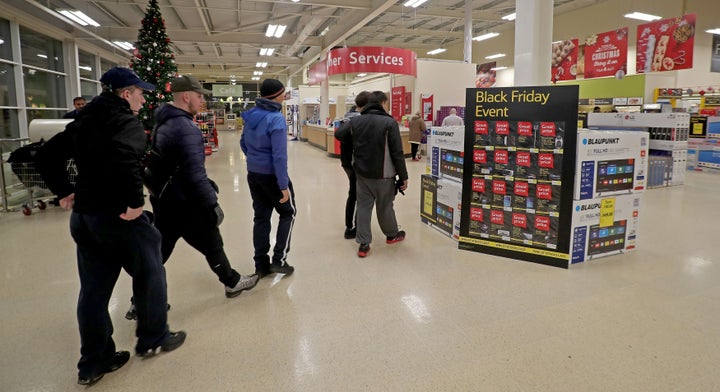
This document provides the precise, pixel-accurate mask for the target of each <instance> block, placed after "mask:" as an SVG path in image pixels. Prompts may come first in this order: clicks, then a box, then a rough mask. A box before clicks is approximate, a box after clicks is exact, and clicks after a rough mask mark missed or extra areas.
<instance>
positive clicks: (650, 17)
mask: <svg viewBox="0 0 720 392" xmlns="http://www.w3.org/2000/svg"><path fill="white" fill-rule="evenodd" d="M625 17H626V18H630V19H638V20H644V21H647V22H652V21H653V20H660V19H662V18H661V17H659V16H657V15H650V14H644V13H642V12H637V11H636V12H633V13H632V14H625Z"/></svg>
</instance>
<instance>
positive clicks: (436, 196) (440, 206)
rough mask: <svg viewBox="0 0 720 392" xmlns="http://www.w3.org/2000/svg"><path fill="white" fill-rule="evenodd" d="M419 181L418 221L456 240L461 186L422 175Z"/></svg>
mask: <svg viewBox="0 0 720 392" xmlns="http://www.w3.org/2000/svg"><path fill="white" fill-rule="evenodd" d="M420 181H421V187H420V219H421V220H422V222H423V223H425V224H427V225H429V226H431V227H434V228H435V229H437V230H438V231H440V232H442V233H443V234H445V235H447V236H449V237H452V238H454V239H455V240H457V239H458V232H459V229H460V203H461V196H462V184H461V183H459V182H456V181H453V180H450V179H444V178H437V177H433V176H431V175H427V174H425V175H423V176H422V177H421V179H420Z"/></svg>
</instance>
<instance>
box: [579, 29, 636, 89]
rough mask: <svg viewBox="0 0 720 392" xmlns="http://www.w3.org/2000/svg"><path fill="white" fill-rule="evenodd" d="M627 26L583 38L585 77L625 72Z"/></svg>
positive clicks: (618, 74)
mask: <svg viewBox="0 0 720 392" xmlns="http://www.w3.org/2000/svg"><path fill="white" fill-rule="evenodd" d="M627 51H628V28H627V27H625V28H622V29H617V30H613V31H608V32H605V33H600V34H593V35H591V36H590V37H588V38H587V39H585V79H589V78H599V77H601V76H621V74H620V72H622V76H624V75H625V73H627Z"/></svg>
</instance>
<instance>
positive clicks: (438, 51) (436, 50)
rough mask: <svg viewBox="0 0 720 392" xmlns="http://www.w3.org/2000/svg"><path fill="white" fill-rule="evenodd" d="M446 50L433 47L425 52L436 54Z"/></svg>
mask: <svg viewBox="0 0 720 392" xmlns="http://www.w3.org/2000/svg"><path fill="white" fill-rule="evenodd" d="M446 50H447V49H443V48H437V49H433V50H431V51H429V52H427V54H438V53H442V52H444V51H446Z"/></svg>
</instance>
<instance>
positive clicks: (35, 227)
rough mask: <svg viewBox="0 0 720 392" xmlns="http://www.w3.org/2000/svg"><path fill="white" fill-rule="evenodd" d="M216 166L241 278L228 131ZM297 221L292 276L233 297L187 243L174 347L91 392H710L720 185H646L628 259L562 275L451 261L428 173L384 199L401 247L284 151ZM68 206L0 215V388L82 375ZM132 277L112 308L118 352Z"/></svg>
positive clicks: (327, 162) (718, 292)
mask: <svg viewBox="0 0 720 392" xmlns="http://www.w3.org/2000/svg"><path fill="white" fill-rule="evenodd" d="M221 136H222V137H221V150H220V152H219V153H216V154H215V155H213V156H211V157H209V158H208V168H209V172H210V174H211V177H213V178H214V179H215V180H216V181H217V183H218V184H219V185H220V188H221V193H220V198H221V203H222V206H223V208H224V210H225V215H226V218H225V222H224V223H223V226H222V232H223V235H224V238H225V242H226V250H227V253H228V256H229V257H230V259H231V262H232V264H233V266H234V267H235V268H236V269H238V270H239V271H240V272H241V273H249V272H252V271H253V263H252V257H251V256H252V246H251V244H252V242H251V238H250V233H251V225H252V209H251V207H250V196H249V192H248V190H247V186H246V181H245V164H244V161H243V159H244V158H243V157H242V156H241V154H240V153H239V146H238V138H239V134H237V133H222V135H221ZM289 153H290V162H291V168H290V171H291V178H292V180H293V183H294V185H295V189H296V192H297V205H298V215H297V223H296V226H295V229H294V236H293V246H292V250H291V253H290V257H289V258H288V260H289V262H290V264H292V265H294V266H295V267H296V273H295V275H293V276H292V277H289V278H284V279H280V278H275V279H266V280H262V281H261V282H260V284H259V285H258V286H257V287H256V288H255V289H254V290H253V291H250V292H246V293H243V294H242V295H241V296H239V297H237V298H234V299H227V298H225V296H224V295H223V287H222V285H221V284H220V283H219V282H217V281H216V279H215V276H214V275H213V274H212V273H211V272H210V271H209V270H208V268H207V265H206V263H205V261H204V260H203V259H202V256H201V255H200V254H199V253H197V252H195V251H194V250H193V249H191V248H190V247H188V246H187V245H186V244H184V243H182V242H181V243H179V245H178V248H177V249H176V251H175V253H174V254H173V257H172V258H171V259H170V261H169V263H168V264H167V275H168V287H169V301H170V303H171V304H172V310H171V311H170V314H169V322H170V325H171V327H172V328H176V329H184V330H186V331H187V332H188V340H187V342H186V344H185V345H184V346H183V347H182V348H180V349H178V350H177V351H174V352H171V353H168V354H163V355H162V356H160V357H156V358H151V359H148V360H140V359H139V358H137V357H134V356H133V357H132V358H131V360H130V362H129V363H128V364H127V365H126V366H125V367H124V368H123V369H121V370H119V371H118V372H115V373H112V374H108V375H107V376H106V377H105V378H104V379H103V380H102V381H100V382H99V383H98V384H97V385H95V386H93V391H96V392H97V391H148V390H154V391H170V390H172V391H200V390H202V391H230V390H248V391H651V390H663V391H709V390H718V389H720V376H718V375H717V373H716V368H717V363H718V362H720V330H718V328H717V325H718V324H720V265H719V264H720V257H719V256H718V253H717V252H716V244H717V238H716V237H717V235H718V234H717V233H718V230H717V226H716V225H717V222H719V221H720V210H718V209H717V208H716V207H715V202H716V200H717V195H718V192H720V176H718V175H710V174H704V173H690V174H689V176H688V184H687V185H686V186H684V187H676V188H672V189H661V190H651V191H648V192H647V193H646V194H645V208H646V210H645V212H644V218H643V221H642V223H641V225H642V226H641V227H642V231H641V237H640V250H639V251H637V252H634V253H630V254H628V255H625V256H615V257H611V258H605V259H599V260H596V261H593V262H589V263H585V264H584V265H579V266H577V267H576V268H574V269H571V270H562V269H557V268H552V267H546V266H542V265H536V264H531V263H526V262H520V261H511V260H507V259H501V258H496V257H491V256H486V255H483V254H478V253H472V252H465V251H459V250H457V248H456V244H455V243H454V242H453V241H451V240H450V239H448V238H446V237H444V236H442V235H440V234H439V233H437V232H435V231H433V230H431V229H429V228H426V227H424V226H423V225H422V224H421V223H420V222H419V217H418V211H419V205H418V203H419V188H418V183H419V177H420V174H421V173H422V172H423V171H424V167H423V165H422V163H420V162H412V161H408V162H407V164H408V167H409V169H410V172H411V177H410V178H411V182H410V189H409V191H408V192H406V193H407V196H404V197H402V196H401V197H399V199H398V201H397V203H396V210H397V211H398V215H399V216H398V219H399V222H400V224H401V225H402V227H403V229H404V230H405V231H407V233H408V237H407V239H406V240H405V241H404V242H402V243H399V244H395V245H386V244H384V242H382V241H377V239H381V238H382V233H380V231H379V228H378V227H377V224H376V223H375V221H374V223H373V228H374V230H375V231H374V233H373V234H374V236H375V238H376V241H375V243H374V244H373V250H372V253H371V254H370V256H369V257H367V258H366V259H359V258H358V257H357V256H356V251H357V245H356V244H355V243H354V242H352V241H349V240H344V239H343V237H342V233H343V229H344V227H343V217H342V216H343V215H342V214H343V208H344V202H345V194H346V192H347V185H346V177H345V175H344V173H343V172H342V170H341V169H340V167H339V162H338V161H337V160H335V159H331V158H328V157H327V156H326V155H325V154H324V153H323V152H321V151H319V150H318V149H316V148H314V147H311V146H309V145H308V144H306V143H301V142H290V145H289ZM67 220H68V213H66V212H64V211H61V210H59V209H57V208H49V209H48V210H46V211H45V212H41V213H37V212H36V213H35V214H33V215H32V216H31V217H25V216H23V215H22V214H20V213H11V214H0V238H1V240H0V241H2V242H1V243H2V246H1V247H0V252H1V253H0V266H1V269H2V277H1V279H2V282H1V283H0V336H1V337H2V339H1V340H0V352H2V353H3V355H2V356H0V383H2V388H0V389H2V390H3V391H69V390H76V389H79V388H80V387H79V386H77V385H76V384H75V382H76V367H75V365H76V362H77V360H78V356H79V338H78V332H77V324H76V320H75V304H76V301H77V298H76V297H77V292H78V278H77V271H76V265H75V254H74V252H75V251H74V246H73V243H72V240H71V239H70V236H69V233H68V229H67ZM129 297H130V280H129V279H128V278H127V277H126V276H123V277H121V278H120V280H119V282H118V286H117V287H116V290H115V295H114V297H113V299H112V302H111V314H112V316H113V321H114V324H115V335H114V336H115V340H116V343H117V345H118V349H125V350H132V347H133V345H134V342H135V339H134V323H133V322H130V321H127V320H125V319H124V317H123V316H124V314H125V311H126V310H127V307H128V304H129Z"/></svg>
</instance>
